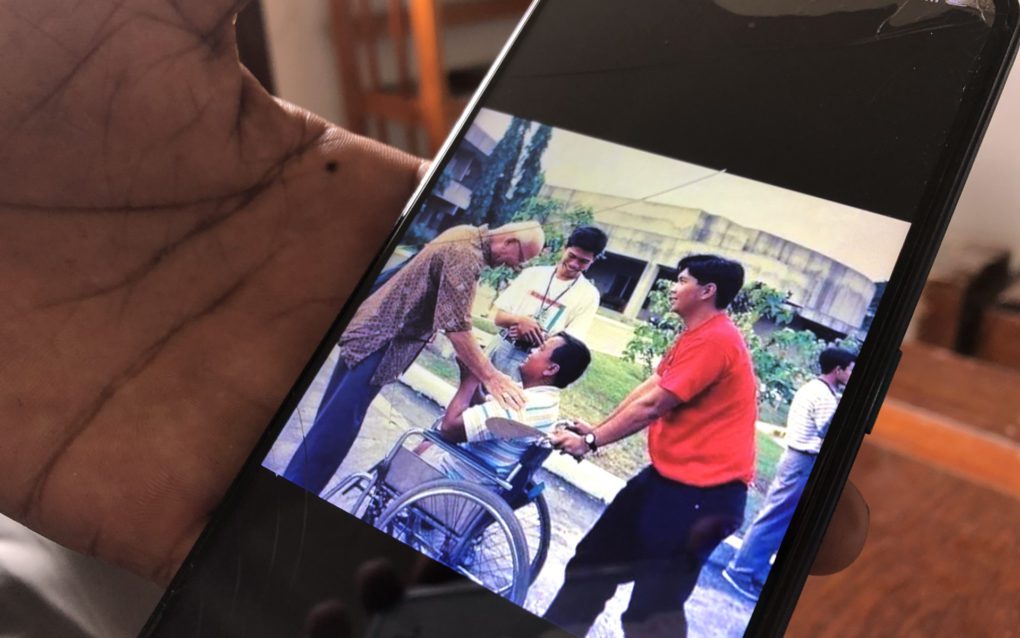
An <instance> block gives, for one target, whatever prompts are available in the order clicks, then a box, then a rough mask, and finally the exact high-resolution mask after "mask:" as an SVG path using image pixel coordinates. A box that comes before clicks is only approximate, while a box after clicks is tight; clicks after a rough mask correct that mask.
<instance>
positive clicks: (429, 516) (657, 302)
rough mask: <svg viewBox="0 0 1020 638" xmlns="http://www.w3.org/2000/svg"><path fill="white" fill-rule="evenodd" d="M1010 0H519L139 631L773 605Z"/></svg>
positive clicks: (710, 625)
mask: <svg viewBox="0 0 1020 638" xmlns="http://www.w3.org/2000/svg"><path fill="white" fill-rule="evenodd" d="M1017 15H1018V8H1017V4H1016V3H1015V2H1014V1H1012V0H861V1H860V2H857V3H852V4H848V3H846V2H836V1H834V0H833V1H828V0H823V1H818V2H811V3H804V2H790V1H786V0H767V1H766V0H755V1H754V2H750V1H746V0H685V1H684V2H677V1H676V0H642V1H641V2H627V3H624V2H611V1H608V0H606V1H597V2H592V1H591V0H556V1H555V2H553V1H550V0H546V1H544V2H536V3H534V4H533V5H532V6H531V8H530V9H529V11H528V13H527V15H526V17H525V19H524V21H523V22H522V23H521V25H520V26H519V27H518V28H517V30H516V31H515V33H514V35H513V37H512V39H511V41H510V42H509V43H508V44H507V46H506V47H505V49H504V50H503V52H502V54H501V55H500V57H499V59H498V60H497V62H496V64H495V65H494V66H493V68H492V70H491V71H490V72H489V74H488V76H487V78H486V79H485V81H484V83H483V85H482V87H481V88H480V90H479V92H478V93H477V95H476V96H475V97H474V99H473V101H472V102H471V104H470V106H469V108H468V109H467V111H466V112H465V113H464V115H463V116H462V118H461V119H460V121H459V122H458V124H457V125H456V126H455V127H454V130H453V132H452V133H451V134H450V137H449V139H448V140H447V142H446V144H445V146H444V147H443V149H442V151H441V152H440V153H439V155H438V156H437V158H436V159H435V162H434V164H433V166H432V170H431V173H430V174H429V176H428V178H427V179H426V180H425V181H424V182H423V184H422V185H421V186H420V188H419V190H418V192H417V193H416V195H415V196H414V197H413V199H412V200H411V201H410V202H409V203H408V205H407V208H406V209H405V211H404V212H403V215H402V216H401V218H400V221H399V223H398V224H397V226H396V227H395V229H394V230H393V233H392V235H391V236H390V238H389V240H388V242H387V243H386V245H385V246H384V247H383V248H382V249H381V251H380V253H379V255H378V257H377V258H376V260H375V261H374V263H373V265H372V267H371V268H370V270H369V271H368V272H367V273H366V274H365V277H364V279H363V280H362V283H361V284H360V286H359V288H358V290H357V292H356V293H355V294H354V295H353V296H352V298H351V299H350V301H349V302H348V304H347V306H346V308H345V309H344V311H343V312H342V314H341V315H340V316H339V317H338V318H337V320H336V322H335V324H334V325H333V327H332V328H331V330H330V331H329V333H328V334H327V335H325V337H324V338H323V340H322V343H321V345H320V347H319V349H318V350H317V352H316V353H315V355H314V356H313V358H312V360H311V362H310V363H309V365H308V367H307V368H306V370H305V372H304V373H303V374H302V376H301V378H300V379H298V380H297V382H296V385H295V386H294V388H293V391H292V392H291V393H290V395H289V396H288V399H287V400H286V402H285V403H284V404H283V405H282V406H281V408H280V410H279V412H278V414H277V416H276V417H275V419H274V420H273V422H272V423H271V424H269V426H268V429H267V430H266V433H265V435H264V437H263V438H262V439H261V441H260V443H259V444H258V446H257V448H256V449H255V450H254V451H253V453H252V455H251V457H250V459H249V461H248V463H247V464H246V466H245V468H244V470H243V471H242V473H241V474H240V475H239V476H238V478H237V479H236V481H235V483H234V484H233V486H232V488H231V489H230V491H229V494H228V495H227V497H226V499H225V501H224V502H223V504H222V505H221V507H220V508H219V510H218V512H217V514H216V516H215V518H214V520H213V521H212V523H211V524H210V526H209V528H208V529H207V530H206V531H205V533H204V534H203V536H202V537H201V539H200V540H199V542H198V543H197V544H196V546H195V548H194V549H193V551H192V553H191V555H190V556H189V557H188V559H187V561H186V562H185V564H184V566H183V567H182V568H181V570H180V572H179V574H178V575H177V577H176V578H175V580H174V581H173V583H172V585H171V587H170V588H169V590H168V591H167V593H166V596H165V597H164V599H163V600H162V602H161V603H160V605H159V608H158V609H157V611H156V612H155V614H154V615H153V616H152V618H151V619H150V621H149V623H148V625H147V626H146V628H145V629H144V631H143V635H145V636H152V637H156V636H182V635H199V634H203V635H215V636H235V635H236V636H297V635H302V632H304V631H305V623H306V621H307V619H308V614H309V611H310V610H311V609H312V608H313V607H314V606H315V605H316V604H318V603H319V602H321V601H323V600H327V599H334V598H335V599H342V600H346V601H348V602H349V603H350V606H351V607H352V611H351V613H352V614H353V616H352V621H351V622H352V623H353V626H354V627H355V632H356V634H357V632H361V633H360V634H357V635H414V636H450V635H475V636H540V635H543V634H548V635H555V634H557V633H558V632H566V635H577V636H583V635H589V636H624V635H627V636H634V635H649V636H651V635H684V633H686V635H691V636H751V635H754V636H777V635H781V634H782V632H783V630H784V628H785V626H786V623H787V622H788V619H789V617H790V614H791V613H792V610H793V608H794V605H795V603H796V600H797V597H798V594H799V592H800V590H801V588H802V586H803V584H804V581H805V578H806V575H807V572H808V568H809V566H810V564H811V562H812V559H813V556H814V554H815V552H816V551H817V549H818V547H819V544H820V542H821V538H822V535H823V532H824V530H825V527H826V524H827V522H828V520H829V518H830V516H831V514H832V512H833V509H834V507H835V503H836V501H837V498H838V495H839V494H840V492H841V489H842V487H843V485H844V483H845V481H846V478H847V475H848V472H849V470H850V467H851V465H852V463H853V460H854V456H855V454H856V452H857V450H858V447H859V446H860V444H861V441H862V440H863V437H864V436H865V435H866V434H867V433H868V432H869V431H870V428H871V425H872V422H873V420H874V419H875V416H876V413H877V410H878V406H879V405H880V403H881V401H882V398H883V395H884V392H885V388H886V387H887V385H888V383H889V380H890V379H891V377H892V374H893V372H894V371H895V368H896V363H897V361H898V357H899V350H898V346H899V343H900V340H901V339H902V337H903V334H904V331H905V328H906V325H907V322H908V320H909V318H910V316H911V313H912V310H913V308H914V305H915V303H916V301H917V299H918V296H919V294H920V290H921V286H922V284H923V282H924V279H925V276H926V274H927V272H928V269H929V267H930V265H931V262H932V260H933V258H934V255H935V253H936V250H937V248H938V245H939V242H940V240H941V237H942V235H943V232H944V231H945V229H946V226H947V223H948V221H949V217H950V214H951V211H952V209H953V207H954V205H955V202H956V199H957V197H958V195H959V193H960V190H961V188H962V185H963V181H964V178H965V176H966V173H967V171H968V169H969V166H970V163H971V161H972V159H973V157H974V154H975V152H976V148H977V145H978V142H979V140H980V137H981V134H982V132H983V131H984V128H985V126H986V124H987V122H988V120H989V117H990V114H991V111H992V108H993V106H994V102H995V99H996V98H997V96H998V93H999V91H1000V89H1001V86H1002V83H1003V79H1004V77H1005V75H1006V72H1007V71H1008V68H1009V65H1010V62H1011V61H1012V58H1013V55H1014V53H1015V50H1016V45H1017ZM385 186H386V185H385V184H380V188H385ZM458 361H459V362H460V363H458ZM480 380H484V381H480ZM466 396H469V397H470V400H465V397H466ZM635 397H637V398H641V401H638V400H636V399H635ZM646 399H647V400H648V401H650V403H648V405H653V406H654V409H653V410H650V411H645V412H640V411H639V410H638V409H637V408H635V407H634V406H636V405H639V404H640V405H644V403H643V401H645V400H646ZM620 414H624V415H625V416H624V417H621V416H620ZM491 417H500V418H502V419H503V420H504V421H505V420H506V419H510V420H512V421H515V422H517V423H523V424H524V425H526V426H530V427H531V428H538V429H543V428H550V427H551V424H553V423H556V422H557V421H559V420H562V419H566V420H569V421H571V422H572V423H573V424H574V426H573V427H572V428H569V429H558V430H555V431H549V432H546V434H548V435H549V436H551V437H552V439H553V440H554V443H555V445H556V446H557V447H558V448H560V450H554V449H551V448H550V447H549V446H548V445H545V446H539V445H535V444H534V443H533V441H534V440H535V439H536V438H539V437H531V442H529V441H528V440H524V439H520V440H519V439H515V438H514V437H513V436H510V435H506V433H505V432H504V435H502V436H493V435H492V433H491V432H489V431H488V429H487V428H488V427H489V426H488V425H487V424H488V419H489V418H491ZM504 430H505V428H504ZM561 451H562V452H569V453H568V454H564V453H561ZM574 457H583V458H582V461H581V462H577V461H576V460H575V458H574ZM377 558H383V559H385V560H387V561H389V563H390V564H391V565H392V566H393V567H394V569H396V570H397V571H398V572H399V571H404V572H406V573H412V572H413V571H414V569H415V567H414V566H415V565H419V564H420V563H421V561H426V562H428V563H429V564H432V565H434V566H441V567H438V568H440V569H444V570H448V572H449V574H450V576H451V577H452V578H454V579H455V580H456V581H457V582H459V583H460V584H459V585H457V586H456V587H454V588H453V589H449V590H429V592H428V594H427V595H416V596H411V597H409V598H408V599H407V601H405V603H404V606H402V607H399V608H398V609H397V610H395V611H392V612H390V613H389V614H383V615H376V616H375V617H374V618H372V617H370V614H368V613H367V612H361V611H359V610H358V609H357V608H358V604H357V601H358V600H361V598H360V596H362V595H363V593H364V592H363V591H361V588H362V587H363V585H364V584H363V583H361V584H359V579H358V577H357V574H358V573H359V565H361V564H362V563H363V562H364V561H366V560H368V559H377ZM444 591H445V592H446V593H444ZM409 619H410V620H409ZM401 623H403V624H401ZM408 623H410V624H408ZM387 627H390V629H386V628H387ZM364 632H368V634H365V633H364ZM550 632H552V633H550ZM655 632H660V633H655ZM561 635H562V634H561Z"/></svg>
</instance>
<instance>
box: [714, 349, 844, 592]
mask: <svg viewBox="0 0 1020 638" xmlns="http://www.w3.org/2000/svg"><path fill="white" fill-rule="evenodd" d="M856 360H857V355H855V354H854V353H852V352H850V351H849V350H844V349H842V348H826V349H825V350H823V351H822V353H821V355H819V357H818V364H819V366H820V368H821V374H820V375H819V376H817V377H815V378H814V379H812V380H810V381H808V382H807V383H805V384H804V385H803V386H801V388H800V389H799V390H797V393H796V394H794V395H793V401H792V402H791V403H790V413H789V416H787V419H786V444H787V447H786V451H785V452H783V455H782V457H780V459H779V463H777V464H776V476H775V478H774V479H772V484H771V485H770V486H769V489H768V492H767V493H766V495H765V502H764V503H763V504H762V506H761V510H759V512H758V516H757V517H756V518H755V519H754V523H752V524H751V526H750V527H748V528H747V533H745V534H744V541H743V543H742V544H741V546H740V550H739V551H737V553H736V555H735V556H734V557H733V560H732V561H730V563H729V565H727V566H726V568H725V569H724V570H723V578H724V579H725V580H726V582H728V583H729V584H730V585H731V586H732V587H733V588H734V589H735V590H736V591H737V592H739V593H740V594H741V595H742V596H744V597H745V598H748V599H750V600H757V599H758V595H759V594H760V593H761V588H762V586H763V585H764V584H765V579H766V578H767V577H768V574H769V570H770V569H771V568H772V556H773V555H774V554H775V553H776V552H777V551H778V550H779V545H780V544H781V543H782V542H783V537H784V536H785V535H786V528H787V527H789V525H790V519H792V518H793V512H794V510H796V509H797V503H798V502H800V497H801V494H803V493H804V486H805V485H806V484H807V480H808V477H810V476H811V470H812V468H814V466H815V458H816V457H817V456H818V452H819V451H820V450H821V449H822V442H823V441H824V439H825V434H826V432H827V431H828V429H829V423H830V422H831V421H832V415H833V414H834V413H835V412H836V408H837V407H838V406H839V392H840V390H841V389H842V388H843V386H845V385H846V383H847V381H849V380H850V374H851V373H852V372H853V370H854V362H855V361H856Z"/></svg>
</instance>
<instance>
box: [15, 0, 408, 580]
mask: <svg viewBox="0 0 1020 638" xmlns="http://www.w3.org/2000/svg"><path fill="white" fill-rule="evenodd" d="M58 4H61V3H57V2H53V1H45V2H39V1H34V0H14V1H13V2H8V3H5V4H4V5H3V6H2V7H0V15H3V17H2V18H0V24H2V25H4V26H2V27H0V50H17V51H18V53H19V56H18V59H19V60H20V62H19V64H16V65H8V66H7V68H6V69H5V70H0V85H2V86H3V87H4V90H3V91H2V92H0V148H3V153H0V244H2V248H0V291H2V298H3V299H4V304H3V306H2V307H0V313H2V318H0V366H2V367H0V370H2V373H0V374H2V376H0V381H2V386H0V387H2V388H3V390H2V393H0V423H2V426H0V427H2V428H3V434H2V436H0V441H2V444H0V466H2V467H4V468H5V473H4V474H5V480H4V481H3V482H2V484H0V510H2V511H4V512H5V513H8V514H10V515H12V516H14V517H15V518H18V519H20V520H22V521H23V522H25V523H27V524H28V525H30V526H32V527H34V528H35V529H37V530H39V531H41V532H42V533H45V534H47V535H49V536H50V537H52V538H54V539H55V540H57V541H59V542H61V543H63V544H65V545H67V546H70V547H72V548H75V549H79V550H82V551H86V552H89V553H92V554H95V555H98V556H100V557H101V558H104V559H107V560H110V561H113V562H116V563H119V564H121V565H124V566H126V567H128V568H130V569H132V570H134V571H136V572H138V573H140V574H143V575H146V576H149V577H151V578H154V579H157V580H161V581H164V582H165V581H166V580H168V579H169V577H170V576H171V575H172V574H173V571H174V570H175V569H176V566H177V565H178V564H179V562H180V560H181V559H182V558H183V557H184V555H185V554H186V552H187V551H188V549H189V548H190V547H191V544H192V543H193V541H194V539H195V538H196V536H197V534H198V533H199V532H200V531H201V529H202V527H203V525H204V524H205V522H206V521H207V518H208V515H209V513H210V511H211V510H212V508H213V507H214V506H215V505H216V503H217V502H218V501H219V499H220V497H221V496H222V494H223V492H224V491H225V489H226V487H227V485H228V484H229V482H230V480H231V478H232V477H233V476H234V474H235V473H236V472H237V470H238V469H239V467H240V464H241V463H242V461H243V460H244V458H245V457H246V456H247V455H248V454H249V452H250V450H251V447H252V446H253V445H254V443H255V441H256V440H257V437H258V435H259V433H260V432H261V431H262V429H263V428H264V427H265V425H266V424H267V423H268V421H269V419H270V417H271V416H272V414H273V412H274V410H275V409H276V407H277V404H278V403H279V401H280V400H281V399H282V398H283V395H284V393H285V392H286V390H287V389H288V388H289V387H290V385H291V383H292V382H293V380H294V379H295V378H296V377H297V374H298V373H299V371H300V370H301V368H302V366H303V365H304V363H305V362H306V360H307V357H308V356H309V354H310V353H311V351H312V349H313V348H314V346H315V344H316V343H317V342H318V340H319V338H320V337H321V335H322V333H323V332H324V330H325V329H326V327H327V326H328V324H329V322H330V321H331V320H332V318H333V317H334V316H335V313H336V312H337V311H338V310H339V308H340V307H341V306H342V304H343V302H344V300H345V299H346V296H347V295H348V294H349V292H350V291H351V289H352V288H353V286H354V284H355V283H356V282H357V279H358V277H359V276H360V274H361V272H362V270H363V268H364V267H365V266H366V265H367V263H368V260H369V259H370V258H371V256H372V255H373V254H374V253H375V251H376V250H377V248H378V245H379V243H380V242H381V240H382V238H383V237H384V236H385V233H386V232H387V231H388V230H389V228H390V227H391V225H392V223H393V220H394V219H395V216H396V214H397V213H398V212H399V210H400V208H401V207H402V205H403V202H404V201H405V200H406V198H407V196H408V195H409V194H410V192H411V190H412V189H413V186H414V184H415V169H416V167H417V161H416V160H414V159H413V158H410V157H408V156H404V155H401V154H399V153H397V152H395V151H393V150H391V149H385V148H383V147H381V146H378V145H375V144H371V143H369V142H366V141H364V140H361V139H358V138H354V137H352V136H350V135H349V134H346V133H344V132H342V131H340V130H338V129H336V128H334V127H331V126H329V125H327V124H326V123H325V122H322V121H321V120H318V119H316V118H314V117H312V116H309V115H308V114H306V113H303V112H301V111H299V110H297V109H294V108H293V107H289V106H287V105H283V104H280V103H278V102H276V101H274V100H273V99H272V98H270V97H269V96H268V95H266V94H265V93H264V92H263V91H262V89H261V88H260V87H259V86H258V85H257V83H256V82H255V81H254V80H253V79H251V78H250V77H248V76H246V74H244V73H243V72H242V71H241V70H240V68H239V66H238V64H237V61H236V56H235V51H234V40H233V35H232V17H233V13H234V11H235V10H236V4H237V3H236V2H235V3H230V2H226V1H223V0H215V1H213V0H128V1H119V2H110V1H105V0H103V1H100V0H95V1H92V2H88V3H78V4H77V5H76V7H75V8H74V9H73V10H71V11H70V12H66V11H65V10H64V9H62V8H61V7H58V6H57V5H58ZM242 4H243V3H242ZM5 57H7V56H5ZM8 59H11V58H9V57H8ZM379 184H386V185H388V188H382V187H380V186H379Z"/></svg>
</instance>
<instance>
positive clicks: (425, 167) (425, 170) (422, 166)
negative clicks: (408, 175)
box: [416, 160, 432, 182]
mask: <svg viewBox="0 0 1020 638" xmlns="http://www.w3.org/2000/svg"><path fill="white" fill-rule="evenodd" d="M431 168H432V162H430V161H428V160H418V170H417V173H416V174H417V176H418V181H419V182H420V181H422V180H424V179H425V176H426V175H428V174H429V169H431Z"/></svg>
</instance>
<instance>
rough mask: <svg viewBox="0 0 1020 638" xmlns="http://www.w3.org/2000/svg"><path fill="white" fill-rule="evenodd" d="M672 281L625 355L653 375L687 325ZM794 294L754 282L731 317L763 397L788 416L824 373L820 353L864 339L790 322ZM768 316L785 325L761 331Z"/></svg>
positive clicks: (652, 302) (657, 295)
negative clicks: (800, 393)
mask: <svg viewBox="0 0 1020 638" xmlns="http://www.w3.org/2000/svg"><path fill="white" fill-rule="evenodd" d="M672 285H673V283H672V282H670V281H667V280H661V281H659V282H657V283H656V285H655V287H654V288H653V289H652V292H651V293H650V294H649V306H648V308H649V311H650V313H651V319H650V320H649V321H648V322H645V323H642V324H641V325H640V326H638V327H637V328H635V329H634V336H633V337H632V338H631V340H630V341H629V342H628V343H627V345H626V347H625V348H624V353H623V356H624V358H625V359H627V360H628V361H632V362H636V363H640V364H642V365H643V366H644V368H645V373H646V374H649V375H650V374H651V373H652V371H653V370H654V366H655V363H656V362H657V361H658V360H659V359H660V358H661V357H662V356H663V355H664V354H665V353H666V351H667V350H668V349H669V348H670V346H672V344H673V342H674V341H675V340H676V338H677V335H679V334H680V331H681V330H682V328H683V321H682V320H681V319H680V317H679V316H677V315H676V314H675V313H673V312H672V311H671V310H670V306H671V304H670V300H669V291H670V288H671V287H672ZM788 298H789V294H788V293H784V292H782V291H780V290H777V289H775V288H772V287H770V286H768V285H766V284H763V283H761V282H753V283H751V284H749V285H747V286H745V287H744V289H743V290H741V291H740V293H739V294H738V295H737V298H736V299H734V300H733V303H732V304H730V308H729V315H730V318H731V319H732V320H733V323H734V324H736V326H737V327H738V328H739V329H740V332H741V334H743V336H744V342H745V343H746V344H747V348H748V350H749V351H750V352H751V361H752V364H753V365H754V373H755V376H757V378H758V384H759V391H760V393H761V395H760V399H761V401H763V402H764V403H767V404H769V405H771V406H772V407H773V408H775V409H776V413H777V414H780V415H785V412H786V410H787V409H788V408H789V404H790V401H791V400H792V399H793V395H794V393H795V392H796V391H797V389H798V388H800V387H801V386H802V385H804V384H805V383H807V382H808V380H810V379H811V377H813V376H815V375H816V374H818V372H819V370H818V369H817V367H818V355H819V354H820V353H821V351H822V350H823V349H824V348H826V347H829V346H830V345H833V346H837V347H841V348H846V349H848V350H851V351H853V352H857V351H858V350H859V349H860V343H859V342H858V341H857V340H856V339H854V338H852V337H845V338H843V339H840V340H838V341H836V342H834V343H832V344H829V343H826V342H825V341H823V340H822V339H819V338H818V337H817V336H816V335H815V334H814V333H813V332H811V331H810V330H793V329H791V328H789V327H786V325H787V324H789V323H790V321H792V320H793V312H792V311H791V310H790V308H789V306H788V304H787V300H788ZM762 319H768V320H770V321H771V322H772V323H773V324H774V325H776V326H779V328H778V329H776V330H774V331H772V332H771V333H769V334H765V335H764V336H762V335H759V334H758V333H757V332H755V329H754V328H755V325H756V324H757V323H758V322H759V321H761V320H762ZM784 420H785V417H784Z"/></svg>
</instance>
